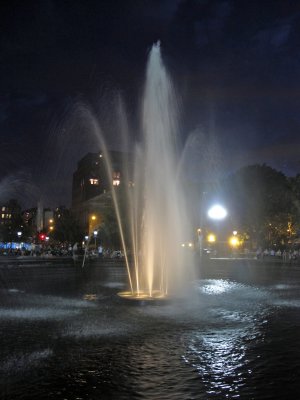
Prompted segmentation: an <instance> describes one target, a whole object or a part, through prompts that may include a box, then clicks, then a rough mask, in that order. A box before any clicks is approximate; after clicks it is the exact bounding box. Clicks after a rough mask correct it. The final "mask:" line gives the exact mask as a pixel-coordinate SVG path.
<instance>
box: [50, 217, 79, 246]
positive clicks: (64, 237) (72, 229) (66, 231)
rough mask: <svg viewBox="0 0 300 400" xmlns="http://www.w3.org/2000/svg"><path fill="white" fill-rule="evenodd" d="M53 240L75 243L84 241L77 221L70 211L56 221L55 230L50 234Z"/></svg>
mask: <svg viewBox="0 0 300 400" xmlns="http://www.w3.org/2000/svg"><path fill="white" fill-rule="evenodd" d="M50 237H51V239H53V240H56V241H58V242H68V243H75V242H80V241H82V232H81V229H80V226H79V225H78V223H77V221H76V219H75V218H74V216H73V215H72V213H71V212H70V211H69V210H66V211H65V212H64V213H63V214H62V215H61V216H60V218H57V220H56V221H55V229H54V230H53V232H51V234H50Z"/></svg>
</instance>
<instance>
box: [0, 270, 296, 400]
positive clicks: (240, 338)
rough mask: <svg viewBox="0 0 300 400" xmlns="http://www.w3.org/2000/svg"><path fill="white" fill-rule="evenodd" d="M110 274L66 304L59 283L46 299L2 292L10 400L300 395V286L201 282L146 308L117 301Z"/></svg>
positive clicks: (1, 358)
mask: <svg viewBox="0 0 300 400" xmlns="http://www.w3.org/2000/svg"><path fill="white" fill-rule="evenodd" d="M111 276H112V275H111V274H110V275H109V277H110V278H109V280H107V279H103V277H102V276H101V277H100V276H99V277H97V274H96V275H93V274H91V276H89V275H88V276H87V277H86V278H85V280H83V282H82V284H80V285H78V282H77V281H76V285H74V288H73V295H71V293H72V290H70V292H69V295H68V297H65V296H64V295H63V290H57V286H56V285H55V280H54V284H53V288H52V289H51V288H49V286H48V285H47V294H45V295H43V294H42V292H43V289H42V288H41V289H40V293H30V290H28V287H27V288H26V290H23V288H22V287H19V288H18V290H13V291H10V288H7V290H6V291H4V290H2V291H1V293H0V296H1V299H2V300H3V302H2V306H1V308H0V318H1V325H0V339H1V343H2V347H1V353H0V372H1V375H2V377H1V378H0V390H2V388H4V387H5V388H6V389H5V390H6V391H7V390H9V391H10V392H9V394H10V396H9V397H6V398H9V400H11V399H17V398H18V399H21V398H22V399H28V400H29V398H30V399H31V398H32V399H34V398H36V399H43V398H49V399H64V398H68V399H69V398H70V399H71V398H88V399H91V400H93V399H95V400H96V399H99V398H101V399H111V398H116V399H129V398H130V399H140V400H143V399H145V400H150V399H151V400H152V399H153V400H154V399H160V400H173V399H175V400H176V399H180V400H188V399H198V400H200V399H201V400H202V399H209V398H245V399H251V398H255V399H260V398H261V399H265V398H272V399H276V398H278V399H280V398H287V397H284V396H283V394H286V391H287V390H292V389H289V388H293V390H294V391H295V389H298V388H299V386H298V385H297V383H296V377H295V372H293V371H295V370H297V367H299V361H297V360H298V359H297V358H295V357H294V355H295V354H296V353H297V351H298V348H299V347H300V342H299V338H298V335H297V333H299V330H300V326H299V323H298V324H297V322H296V321H297V320H296V319H295V317H296V316H297V315H298V314H296V313H297V307H296V306H297V304H299V292H298V291H297V290H295V288H297V283H296V282H293V285H290V284H289V283H284V282H283V283H280V284H277V285H276V284H275V285H274V284H271V285H269V286H261V285H254V284H252V285H248V284H246V283H241V282H237V281H234V280H230V279H202V280H199V281H197V282H195V283H194V290H193V293H191V296H190V297H188V298H186V299H180V300H175V301H174V302H170V303H168V304H166V305H164V306H146V307H141V306H132V305H128V303H124V302H122V301H121V300H120V299H119V298H118V297H117V296H116V293H117V292H118V290H119V287H120V284H121V280H120V275H118V274H117V273H115V274H114V275H113V279H112V278H111ZM57 279H60V277H59V276H57ZM19 286H21V285H19ZM298 287H299V286H298ZM88 288H91V289H92V290H91V291H87V289H88ZM29 289H30V288H29ZM295 323H296V325H295ZM276 371H280V372H276ZM293 374H294V375H293ZM285 379H289V380H290V383H289V386H288V389H286V386H285V389H284V392H283V389H282V388H281V387H282V382H284V381H285ZM32 387H33V388H34V389H33V390H32ZM7 388H9V389H7ZM29 388H30V390H31V392H30V391H29ZM49 388H51V390H50V389H49ZM3 390H4V389H3ZM0 393H1V391H0ZM21 393H22V395H21ZM24 393H31V395H32V396H31V397H26V395H23V394H24ZM277 394H278V396H277ZM279 394H280V396H279ZM33 395H35V397H34V396H33ZM271 396H272V397H271ZM276 396H277V397H276ZM4 398H5V397H4ZM289 398H291V397H289ZM294 398H296V397H294Z"/></svg>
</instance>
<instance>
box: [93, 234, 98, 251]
mask: <svg viewBox="0 0 300 400" xmlns="http://www.w3.org/2000/svg"><path fill="white" fill-rule="evenodd" d="M97 235H98V231H94V238H95V251H96V248H97Z"/></svg>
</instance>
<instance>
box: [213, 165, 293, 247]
mask: <svg viewBox="0 0 300 400" xmlns="http://www.w3.org/2000/svg"><path fill="white" fill-rule="evenodd" d="M221 185H222V191H223V194H224V196H225V198H226V199H227V204H229V207H230V209H231V210H232V214H233V215H234V216H235V217H234V219H235V224H236V226H239V229H241V230H244V231H245V232H247V233H248V234H249V236H250V237H251V238H252V240H253V241H254V242H255V243H259V244H261V245H264V246H270V245H273V244H274V243H276V244H279V243H286V242H287V241H288V232H287V231H288V227H291V226H292V225H293V224H294V223H295V220H296V219H297V208H296V207H295V196H294V194H293V191H292V188H291V184H290V182H289V180H288V179H287V177H286V176H285V175H284V174H283V173H281V172H279V171H276V170H275V169H273V168H271V167H269V166H267V165H265V164H263V165H252V166H247V167H243V168H241V169H240V170H238V171H237V172H236V173H234V174H232V175H231V176H229V177H228V178H227V179H226V180H225V181H224V182H222V184H221Z"/></svg>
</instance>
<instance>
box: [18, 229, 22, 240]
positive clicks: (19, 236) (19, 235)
mask: <svg viewBox="0 0 300 400" xmlns="http://www.w3.org/2000/svg"><path fill="white" fill-rule="evenodd" d="M17 235H18V238H19V239H20V238H21V236H22V232H21V231H18V232H17Z"/></svg>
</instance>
